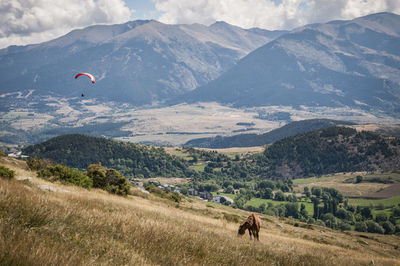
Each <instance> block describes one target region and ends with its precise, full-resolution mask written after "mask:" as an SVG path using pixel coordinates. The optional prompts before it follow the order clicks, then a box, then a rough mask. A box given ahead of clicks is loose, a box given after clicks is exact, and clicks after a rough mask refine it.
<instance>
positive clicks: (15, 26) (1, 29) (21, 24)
mask: <svg viewBox="0 0 400 266" xmlns="http://www.w3.org/2000/svg"><path fill="white" fill-rule="evenodd" d="M130 15H131V11H130V10H129V8H128V7H126V6H125V3H124V2H123V1H122V0H98V1H93V0H69V1H64V0H0V47H6V46H8V45H12V44H27V43H36V42H42V41H46V40H48V39H51V38H55V37H58V36H59V35H62V34H65V33H67V32H69V31H70V30H72V29H74V28H80V27H85V26H89V25H93V24H103V23H107V24H109V23H120V22H125V21H127V20H129V18H130Z"/></svg>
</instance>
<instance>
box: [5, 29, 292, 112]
mask: <svg viewBox="0 0 400 266" xmlns="http://www.w3.org/2000/svg"><path fill="white" fill-rule="evenodd" d="M282 33H284V32H283V31H282V32H280V31H277V32H270V31H266V30H261V29H249V30H245V29H241V28H238V27H235V26H232V25H229V24H227V23H224V22H217V23H215V24H213V25H211V26H209V27H206V26H203V25H198V24H193V25H166V24H162V23H159V22H157V21H132V22H127V23H125V24H120V25H102V26H91V27H87V28H85V29H81V30H74V31H72V32H70V33H68V34H67V35H65V36H62V37H60V38H58V39H55V40H52V41H49V42H45V43H41V44H36V45H28V46H21V47H17V46H10V47H8V48H6V49H2V50H0V88H1V89H2V90H3V91H7V92H11V91H24V90H31V89H34V90H35V93H39V94H45V95H48V94H54V95H58V96H65V97H75V96H77V95H80V92H81V91H85V92H86V94H88V95H90V96H91V97H97V98H102V97H104V98H107V99H108V100H116V101H121V102H129V103H132V104H134V105H143V104H151V103H153V102H157V101H162V100H164V99H166V98H169V97H171V96H176V95H180V94H182V93H184V92H187V91H191V90H193V89H195V88H196V87H198V86H201V85H204V84H206V83H207V82H209V81H210V80H212V79H215V78H217V77H218V76H219V75H220V74H221V73H222V72H224V71H226V70H227V69H228V68H230V67H232V66H233V65H234V64H235V63H236V62H237V61H238V60H239V59H240V58H242V57H243V56H245V55H246V54H248V53H249V52H251V51H252V50H254V49H256V48H258V47H260V46H262V45H264V44H265V43H267V42H269V41H270V40H272V39H274V38H276V37H278V36H279V35H280V34H282ZM78 72H90V73H92V74H93V75H95V77H96V78H97V81H96V84H95V86H93V85H92V84H90V83H89V82H87V80H84V78H83V79H78V80H74V78H73V77H74V75H75V74H76V73H78Z"/></svg>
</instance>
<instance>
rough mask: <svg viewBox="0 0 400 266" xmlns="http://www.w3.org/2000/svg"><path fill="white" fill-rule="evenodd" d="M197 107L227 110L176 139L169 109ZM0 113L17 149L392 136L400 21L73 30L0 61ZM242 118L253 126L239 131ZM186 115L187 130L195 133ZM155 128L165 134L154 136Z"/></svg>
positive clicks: (12, 50) (0, 53) (399, 96)
mask: <svg viewBox="0 0 400 266" xmlns="http://www.w3.org/2000/svg"><path fill="white" fill-rule="evenodd" d="M78 72H89V73H92V74H94V76H95V77H96V83H95V84H91V83H90V80H88V79H87V78H85V77H81V78H78V79H74V76H75V74H76V73H78ZM81 93H83V94H85V97H83V98H81V97H80V96H81ZM198 102H208V103H210V102H217V104H219V105H224V106H225V107H226V106H228V107H229V110H228V109H227V110H226V112H225V111H224V112H225V113H220V112H215V111H213V110H205V112H204V113H205V115H206V116H209V117H210V119H209V123H208V121H207V120H206V121H204V120H203V121H204V122H201V124H202V125H203V127H202V128H201V130H199V129H198V128H197V129H196V130H197V131H196V130H187V129H190V128H189V127H190V125H189V124H185V127H186V128H184V129H183V130H182V121H181V120H180V119H182V116H181V115H180V113H179V110H181V109H179V106H190V108H189V110H192V109H191V108H192V107H193V106H194V107H195V108H197V109H196V110H201V111H202V112H203V109H204V106H203V105H202V104H197V103H198ZM185 103H186V104H185ZM175 104H180V105H176V106H174V105H175ZM212 104H214V103H212ZM207 106H209V105H207ZM236 107H238V108H239V109H236V110H239V111H240V112H241V114H242V115H241V116H243V119H240V120H235V121H233V122H229V123H223V119H222V120H221V119H216V120H215V119H214V118H221V117H224V116H228V117H232V116H235V115H236V114H232V113H230V112H231V110H233V109H234V108H236ZM136 108H137V109H136ZM149 108H150V109H151V110H153V109H155V108H160V110H163V111H164V109H163V108H168V110H169V113H168V116H167V117H165V116H163V117H162V118H160V117H153V116H157V115H158V116H160V113H161V112H162V111H160V112H155V113H151V112H150V113H149V114H146V115H145V116H140V115H139V114H138V112H136V111H135V110H139V109H140V110H150V109H149ZM185 110H187V109H185ZM224 110H225V109H224ZM0 111H1V113H0V119H1V121H2V122H1V124H0V141H2V142H4V143H10V141H11V142H12V143H17V142H18V143H19V139H21V136H22V137H23V138H22V139H30V140H29V141H26V142H28V143H32V142H37V141H43V140H44V138H43V136H47V134H44V133H45V132H51V134H50V135H49V137H52V136H56V135H58V133H57V132H62V133H63V134H66V133H88V132H87V131H88V130H86V129H87V128H88V127H89V131H90V132H91V133H94V134H96V135H98V136H100V135H107V136H112V137H115V138H118V137H124V136H136V135H139V134H149V133H148V132H153V133H154V134H153V135H154V136H152V137H151V138H150V140H149V141H151V142H152V143H165V141H167V142H169V140H165V139H163V136H164V135H165V134H171V132H172V133H173V132H178V133H179V132H189V133H190V134H192V133H196V134H197V133H200V134H199V135H196V136H197V137H210V136H215V135H217V134H223V135H225V136H226V135H231V134H232V133H235V131H237V130H238V127H237V123H242V124H243V125H244V126H246V124H248V123H250V124H251V123H255V124H258V123H257V120H258V121H260V120H263V121H262V123H261V124H262V126H261V127H259V126H258V125H257V126H256V127H254V128H253V127H251V128H250V129H251V130H254V129H256V130H257V133H265V132H267V131H269V130H271V129H274V128H277V127H278V125H279V126H282V124H281V122H282V123H287V122H290V121H298V120H302V119H311V118H330V119H336V120H346V121H351V122H357V123H359V122H360V121H361V122H362V123H385V124H388V125H393V124H399V122H398V121H399V117H400V16H399V15H396V14H393V13H378V14H372V15H368V16H365V17H360V18H356V19H353V20H346V21H345V20H344V21H331V22H328V23H319V24H312V25H305V26H303V27H300V28H297V29H293V30H291V31H268V30H263V29H258V28H253V29H242V28H239V27H236V26H233V25H229V24H227V23H225V22H216V23H214V24H212V25H210V26H204V25H200V24H192V25H185V24H180V25H168V24H163V23H160V22H158V21H154V20H137V21H130V22H127V23H124V24H117V25H95V26H90V27H87V28H83V29H77V30H73V31H71V32H70V33H68V34H66V35H64V36H60V37H59V38H57V39H54V40H50V41H48V42H44V43H40V44H32V45H27V46H10V47H8V48H5V49H0ZM249 112H256V113H258V114H259V115H258V116H254V118H255V119H253V120H252V121H249V117H248V116H246V117H247V118H246V119H245V118H244V116H245V115H244V113H247V114H248V113H249ZM189 113H190V112H189ZM190 114H193V116H192V117H191V118H190V122H191V121H193V122H195V121H199V118H198V117H196V116H195V115H196V112H192V113H190ZM280 114H284V115H283V116H282V115H280ZM276 115H278V116H277V117H276ZM282 117H284V118H282ZM154 118H156V119H154ZM211 118H212V119H211ZM157 119H162V122H163V123H164V122H165V127H162V129H160V130H158V131H157V132H154V128H152V127H151V126H152V125H153V124H155V123H158V124H160V121H161V120H158V121H157ZM268 123H269V124H268ZM100 124H102V125H100ZM178 124H179V125H178ZM266 124H268V125H266ZM97 125H99V126H97ZM104 128H108V129H109V131H110V132H113V133H112V134H105V133H104V132H103V129H104ZM92 131H96V132H92ZM253 132H255V131H253ZM27 136H41V138H37V137H33V139H34V140H31V139H32V138H29V137H27ZM191 136H193V138H194V137H195V135H191ZM260 136H261V137H263V136H262V135H260ZM179 137H180V136H178V135H175V136H173V138H174V139H177V138H179ZM46 138H47V137H46ZM190 138H192V137H190ZM190 138H188V137H186V138H185V139H184V140H179V141H178V142H174V143H179V145H181V144H183V143H185V142H186V141H188V140H189V139H190ZM239 139H241V137H239ZM15 140H17V141H15ZM13 141H14V142H13ZM134 141H144V140H136V139H135V140H134ZM146 141H147V139H146ZM241 141H242V140H241ZM251 141H253V140H251Z"/></svg>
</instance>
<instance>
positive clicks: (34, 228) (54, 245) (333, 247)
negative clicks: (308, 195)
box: [0, 157, 400, 265]
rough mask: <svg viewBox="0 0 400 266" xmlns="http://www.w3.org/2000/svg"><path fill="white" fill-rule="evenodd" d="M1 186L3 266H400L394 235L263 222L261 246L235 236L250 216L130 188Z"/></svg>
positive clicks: (21, 179)
mask: <svg viewBox="0 0 400 266" xmlns="http://www.w3.org/2000/svg"><path fill="white" fill-rule="evenodd" d="M0 165H3V166H6V167H8V168H10V169H13V170H15V171H16V177H15V179H13V180H4V179H0V264H1V265H99V264H100V265H105V264H107V265H110V264H111V265H200V264H201V265H370V264H375V265H398V264H399V263H400V259H399V258H400V249H399V243H400V241H399V240H400V239H399V237H397V236H386V235H376V234H368V233H358V232H340V231H333V230H330V229H328V228H325V227H319V226H315V225H312V226H308V225H305V224H302V223H297V222H294V221H291V220H288V219H278V218H275V217H270V216H265V215H264V216H262V229H261V235H260V242H254V241H249V239H248V235H245V236H243V237H237V235H236V233H237V228H238V225H239V223H240V221H242V220H244V219H245V218H246V217H247V215H248V213H247V212H245V211H242V210H237V209H232V208H229V207H224V206H222V205H216V204H211V203H205V202H201V201H197V200H195V199H185V200H184V201H183V202H181V203H179V204H178V203H175V202H172V201H169V200H166V199H161V198H158V197H156V196H153V195H151V194H150V195H148V194H143V193H141V192H140V191H136V190H135V189H132V195H130V196H128V197H119V196H114V195H110V194H108V193H106V192H103V191H100V190H94V189H93V190H90V191H89V190H85V189H82V188H78V187H73V186H65V185H62V184H54V183H48V182H46V181H44V180H42V179H38V178H36V176H35V174H34V173H33V172H30V171H27V170H25V169H26V166H25V164H24V162H22V161H17V160H14V159H10V158H4V157H3V158H0Z"/></svg>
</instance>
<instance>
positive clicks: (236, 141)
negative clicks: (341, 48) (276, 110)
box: [184, 119, 352, 149]
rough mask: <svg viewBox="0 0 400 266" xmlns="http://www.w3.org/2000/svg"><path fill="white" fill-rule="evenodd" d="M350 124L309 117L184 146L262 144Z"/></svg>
mask: <svg viewBox="0 0 400 266" xmlns="http://www.w3.org/2000/svg"><path fill="white" fill-rule="evenodd" d="M350 124H352V123H350V122H345V121H337V120H330V119H309V120H302V121H295V122H292V123H289V124H287V125H285V126H283V127H280V128H277V129H274V130H272V131H270V132H267V133H264V134H238V135H234V136H229V137H221V136H217V137H213V138H199V139H193V140H190V141H188V142H186V143H185V144H184V146H186V147H200V148H211V149H223V148H231V147H254V146H262V145H265V144H270V143H273V142H275V141H278V140H280V139H283V138H287V137H291V136H295V135H297V134H301V133H304V132H308V131H313V130H316V129H322V128H327V127H332V126H337V125H350Z"/></svg>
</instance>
